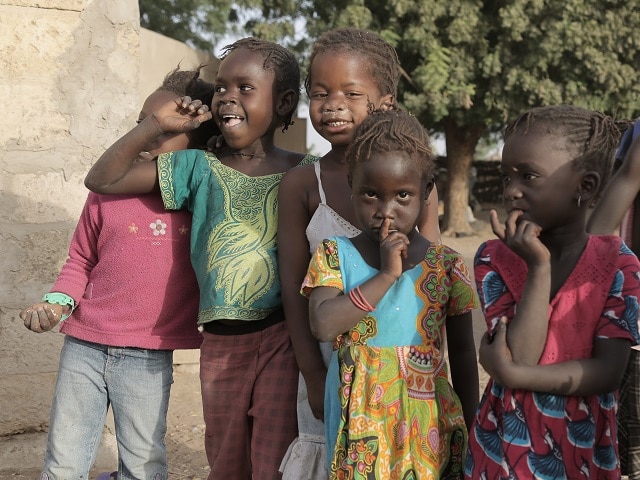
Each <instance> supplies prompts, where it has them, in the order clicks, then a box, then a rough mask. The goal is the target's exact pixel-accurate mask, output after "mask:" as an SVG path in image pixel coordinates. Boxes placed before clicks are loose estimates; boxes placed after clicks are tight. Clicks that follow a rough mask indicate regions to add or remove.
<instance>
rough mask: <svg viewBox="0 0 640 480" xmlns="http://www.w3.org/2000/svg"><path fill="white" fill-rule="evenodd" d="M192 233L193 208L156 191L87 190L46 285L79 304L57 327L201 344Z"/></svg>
mask: <svg viewBox="0 0 640 480" xmlns="http://www.w3.org/2000/svg"><path fill="white" fill-rule="evenodd" d="M190 233H191V214H190V213H189V212H187V211H166V210H165V209H164V205H163V203H162V198H161V197H160V195H158V194H157V193H156V194H149V195H141V196H111V195H99V194H96V193H89V196H88V197H87V202H86V204H85V206H84V209H83V211H82V215H81V216H80V220H79V221H78V225H77V227H76V230H75V233H74V235H73V239H72V240H71V246H70V247H69V258H68V259H67V262H66V263H65V265H64V266H63V268H62V271H61V272H60V275H59V276H58V279H57V280H56V282H55V284H54V285H53V287H52V288H51V292H61V293H65V294H67V295H68V296H70V297H71V298H73V300H74V302H75V304H76V309H75V310H74V312H73V314H72V315H71V316H70V317H69V318H68V319H67V320H65V321H64V322H63V323H62V327H61V329H60V331H61V332H63V333H65V334H67V335H71V336H73V337H75V338H78V339H81V340H85V341H88V342H95V343H100V344H103V345H110V346H118V347H138V348H149V349H169V350H172V349H183V348H198V347H199V346H200V343H201V341H202V336H201V335H200V333H199V332H198V329H197V319H198V297H199V291H198V284H197V282H196V278H195V275H194V273H193V269H192V267H191V263H190V257H189V239H190Z"/></svg>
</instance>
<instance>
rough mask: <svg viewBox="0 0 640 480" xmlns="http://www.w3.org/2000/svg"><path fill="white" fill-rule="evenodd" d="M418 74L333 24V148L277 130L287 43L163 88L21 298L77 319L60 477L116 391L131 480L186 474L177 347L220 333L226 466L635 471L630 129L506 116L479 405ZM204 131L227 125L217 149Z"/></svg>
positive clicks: (360, 472) (215, 358)
mask: <svg viewBox="0 0 640 480" xmlns="http://www.w3.org/2000/svg"><path fill="white" fill-rule="evenodd" d="M399 72H400V66H399V62H398V58H397V55H396V53H395V51H394V49H393V47H391V45H389V44H388V43H387V42H385V41H384V40H382V38H381V37H380V36H379V35H377V34H375V33H371V32H367V31H363V30H358V29H354V28H343V29H337V30H333V31H330V32H327V33H325V34H324V35H322V36H321V37H320V38H319V39H318V41H317V42H316V44H315V46H314V49H313V52H312V55H311V60H310V65H309V73H308V75H307V78H306V81H305V87H306V90H307V94H308V96H309V104H310V107H309V115H310V119H311V122H312V124H313V127H314V128H315V129H316V130H317V131H318V132H319V133H320V134H321V135H322V136H323V137H324V138H326V139H327V140H328V141H329V142H330V143H331V150H330V151H329V153H327V154H326V155H325V156H323V157H322V158H320V159H318V158H316V157H313V156H310V155H304V154H299V153H293V152H288V151H284V150H282V149H280V148H278V147H277V146H276V145H275V143H274V133H275V131H276V129H278V128H283V129H286V127H287V126H288V125H289V124H290V122H291V116H292V115H293V113H294V111H295V109H296V107H297V103H298V95H299V82H300V71H299V67H298V64H297V61H296V60H295V58H294V56H293V55H292V54H291V53H290V52H289V51H288V50H286V49H285V48H283V47H281V46H279V45H276V44H273V43H270V42H265V41H261V40H258V39H255V38H247V39H243V40H239V41H237V42H235V43H233V44H232V45H230V46H228V47H227V48H226V49H225V50H224V52H223V55H222V60H221V63H220V66H219V70H218V72H217V75H216V78H215V81H214V83H213V85H208V84H206V82H202V81H201V80H200V79H199V78H198V76H197V72H196V73H194V74H193V75H192V77H191V78H190V80H189V82H187V86H185V87H184V88H183V90H180V91H176V90H173V89H170V88H169V87H167V86H166V85H163V86H161V87H160V89H159V90H158V91H157V92H154V94H152V95H151V96H150V97H149V99H147V101H146V102H145V107H144V108H143V112H142V113H141V115H140V121H139V123H138V125H137V126H136V127H135V128H134V129H132V130H131V131H130V132H128V133H127V134H125V135H124V136H123V137H122V138H120V139H119V140H118V141H117V142H116V143H114V145H113V146H111V147H110V148H109V149H108V150H107V151H106V152H105V153H104V154H103V155H102V156H101V157H100V158H99V159H98V161H97V162H96V163H95V165H94V166H93V167H92V169H91V170H90V172H89V173H88V175H87V177H86V180H85V184H86V185H87V187H88V188H89V189H90V190H92V191H93V192H96V193H91V194H90V195H89V199H88V200H87V206H86V207H85V211H84V212H83V215H82V217H81V220H80V222H79V224H78V227H77V230H76V234H75V236H74V240H73V242H72V246H71V249H70V255H69V260H68V261H67V263H66V264H65V266H64V267H63V270H62V272H61V274H60V277H59V279H58V281H57V282H56V284H55V285H54V286H53V288H52V289H51V292H50V293H48V294H47V295H45V298H44V299H43V302H42V303H39V304H36V305H33V306H31V307H29V308H27V309H25V310H24V311H23V312H22V313H21V317H22V318H23V320H24V322H25V326H27V327H28V328H30V329H31V330H34V331H37V332H41V331H45V330H50V329H51V328H53V326H55V325H56V324H57V323H58V322H59V321H61V319H62V318H63V317H67V316H68V315H71V316H70V317H69V318H68V319H66V320H64V323H63V324H62V328H61V331H62V332H63V333H66V334H67V336H66V338H65V345H64V348H63V352H62V355H61V363H60V371H59V376H58V383H57V385H56V394H55V399H54V404H53V407H52V413H51V429H50V432H49V441H48V447H47V453H46V460H45V466H44V469H43V475H42V478H43V479H55V478H86V477H87V475H88V471H89V468H90V467H91V464H92V462H93V460H94V458H95V454H96V449H97V442H98V439H99V438H100V434H101V430H102V423H103V421H104V415H105V413H106V411H107V408H108V407H109V406H110V405H111V407H112V408H113V413H114V418H115V421H116V437H117V440H118V449H119V465H118V472H117V477H118V478H119V479H123V480H124V479H143V478H145V479H146V478H152V479H154V480H155V479H165V478H167V464H166V452H165V449H164V442H163V437H164V433H165V431H166V411H167V404H168V398H169V390H170V385H171V382H172V380H171V378H172V377H171V351H172V350H173V349H175V348H197V347H198V346H199V345H200V342H201V345H200V353H201V360H200V378H201V388H202V398H203V413H204V419H205V424H206V432H205V452H206V455H207V458H208V461H209V465H210V474H209V478H210V479H222V478H224V479H239V480H246V479H250V478H255V479H260V480H264V479H266V480H269V479H278V478H284V479H296V480H300V479H307V478H308V479H314V480H315V479H326V478H331V479H339V478H349V479H364V478H377V479H388V478H402V479H409V478H415V479H421V478H443V479H448V478H451V479H453V478H455V479H459V478H462V477H463V476H464V477H466V478H474V479H481V478H502V477H504V478H522V479H524V478H527V479H528V478H533V477H537V478H545V479H547V478H548V479H552V478H553V479H555V478H582V477H581V476H584V477H586V478H619V477H620V466H619V460H618V458H619V457H618V452H617V442H616V439H617V427H616V409H617V394H616V391H617V389H618V387H619V385H620V383H621V381H622V376H623V373H624V371H625V366H626V364H627V359H628V358H629V354H630V350H631V348H630V347H631V346H632V345H635V344H637V343H639V341H640V340H639V339H638V327H637V315H638V309H637V306H638V305H637V298H638V295H640V281H639V278H640V264H639V263H638V260H637V258H636V257H635V255H633V253H632V252H631V251H630V250H629V249H628V248H627V247H626V245H625V244H624V243H623V242H622V241H621V240H620V239H619V237H615V236H592V235H589V234H588V233H587V227H586V221H587V213H588V211H589V208H590V206H591V205H592V204H593V203H594V202H595V201H596V199H597V197H598V194H599V192H600V190H601V189H602V187H603V185H604V184H605V183H606V181H607V179H608V178H607V177H608V174H609V166H610V162H611V161H612V159H613V156H614V152H615V149H616V146H617V144H618V142H619V137H620V131H619V129H618V126H617V125H616V124H615V123H614V122H613V121H612V120H611V119H610V118H609V117H606V116H604V115H601V114H598V113H596V112H591V111H589V110H586V109H582V108H577V107H570V106H558V107H545V108H537V109H533V110H531V111H529V112H527V113H526V114H524V115H522V116H521V117H519V118H518V119H516V120H515V121H514V122H513V123H512V124H511V125H510V126H509V127H508V129H507V132H506V138H505V146H504V152H503V160H502V167H501V168H502V174H503V178H504V197H505V206H506V207H507V218H506V221H505V222H504V224H501V223H500V222H499V220H498V217H497V214H495V212H494V213H492V217H491V224H492V228H493V231H494V232H495V234H496V235H497V237H498V239H496V240H491V241H488V242H486V243H485V244H483V245H482V246H481V247H480V249H479V250H478V253H477V255H476V258H475V261H474V267H475V279H476V287H477V291H478V293H479V297H480V304H481V306H482V309H483V311H484V314H485V317H486V320H487V326H488V333H487V335H485V337H484V338H483V341H482V344H481V346H480V361H481V362H482V364H483V366H484V367H485V369H486V370H487V371H488V373H489V374H490V375H491V380H490V382H489V384H488V385H487V388H486V390H485V393H484V395H483V397H482V400H480V401H479V398H478V371H477V366H476V365H477V364H476V348H475V345H474V339H473V330H472V324H471V312H472V310H474V309H475V308H476V307H477V306H478V296H477V294H476V289H474V288H473V286H472V283H471V275H470V272H469V270H468V268H467V267H466V265H465V263H464V260H463V258H462V257H461V256H460V255H459V254H458V253H457V252H455V251H454V250H452V249H450V248H448V247H446V246H444V245H442V244H441V242H440V233H439V229H438V217H437V204H438V201H437V192H436V191H435V188H434V174H435V167H434V162H433V158H434V155H433V152H432V150H431V145H430V141H429V136H428V133H427V131H426V130H425V129H424V128H423V127H422V126H421V125H420V123H419V122H418V120H417V119H416V118H415V117H413V116H412V115H410V114H408V113H406V112H403V111H402V110H401V109H399V108H398V106H397V102H396V93H397V84H398V79H399ZM175 74H176V72H174V73H173V75H175ZM166 83H167V81H165V84H166ZM196 87H197V88H196ZM211 96H212V98H211ZM160 99H162V101H160ZM212 119H213V121H212ZM196 132H198V133H200V134H202V136H204V137H211V136H214V135H220V136H222V137H223V139H224V141H223V142H221V145H220V146H219V147H217V148H215V150H214V152H210V151H207V150H205V149H204V148H202V145H204V143H205V142H203V141H201V140H199V138H202V137H199V138H198V139H197V138H196V137H195V133H196ZM214 143H216V142H214ZM218 143H220V142H218ZM187 148H189V149H187ZM639 149H640V147H638V148H636V149H634V150H632V153H633V152H635V150H639ZM635 155H636V156H640V152H635ZM285 172H286V174H285ZM605 200H606V198H605ZM603 201H604V200H603ZM124 212H126V213H127V215H123V213H124ZM186 212H188V213H186ZM603 215H605V216H606V212H605V213H603ZM614 227H615V225H614V226H612V227H611V229H613V228H614ZM147 228H149V229H150V231H147V230H146V229H147ZM594 228H595V227H594ZM603 228H604V227H603ZM594 231H595V230H594ZM144 232H146V234H145V233H144ZM598 233H601V232H598ZM187 238H188V239H189V240H187ZM187 241H189V243H187ZM276 245H277V247H278V248H277V249H276ZM187 254H190V262H189V261H187V259H186V255H187ZM150 256H151V258H149V257H150ZM196 281H197V284H196ZM125 289H126V290H127V291H128V293H130V292H131V291H134V292H136V300H135V301H134V302H132V301H130V300H129V299H130V298H131V296H130V295H120V296H119V295H118V292H122V291H123V290H125ZM198 291H199V299H198V306H197V307H196V300H195V299H194V298H193V295H194V294H195V293H196V292H198ZM303 295H304V296H303ZM305 297H307V298H305ZM196 318H197V326H198V327H199V330H200V334H198V331H197V329H196ZM445 353H447V354H448V355H445ZM447 357H448V363H449V364H450V371H449V367H448V366H447V361H446V358H447ZM298 372H300V378H299V379H298V375H299V374H298ZM449 375H450V377H451V383H450V382H449ZM150 392H153V393H154V395H155V396H156V397H157V400H154V403H152V404H150V403H149V397H148V395H150ZM143 410H144V412H142V411H143Z"/></svg>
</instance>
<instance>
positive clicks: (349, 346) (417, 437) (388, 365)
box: [303, 237, 477, 480]
mask: <svg viewBox="0 0 640 480" xmlns="http://www.w3.org/2000/svg"><path fill="white" fill-rule="evenodd" d="M377 273H378V270H376V269H375V268H372V267H370V266H369V265H368V264H367V263H366V262H365V261H364V259H363V258H362V257H361V256H360V253H359V252H358V250H357V249H356V248H355V247H354V245H353V243H351V241H350V240H349V239H347V238H345V237H332V238H330V239H328V240H324V241H323V243H322V244H321V245H320V246H319V247H318V250H317V251H316V253H315V255H314V256H313V258H312V260H311V263H310V266H309V271H308V274H307V277H306V278H305V282H304V284H303V293H305V294H306V295H308V294H309V293H310V292H311V290H312V289H313V288H314V287H321V286H327V287H334V288H337V289H339V290H341V291H343V292H345V293H346V292H348V291H349V290H351V289H353V288H354V287H356V286H358V285H361V284H362V283H364V282H365V281H366V280H368V279H369V278H371V277H373V276H374V275H376V274H377ZM476 303H477V300H476V295H475V291H474V289H473V288H472V286H471V283H470V279H469V270H468V268H467V266H466V265H465V263H464V260H463V259H462V257H461V255H459V254H458V253H457V252H455V251H454V250H452V249H450V248H449V247H446V246H444V245H431V246H430V247H429V248H428V250H427V253H426V255H425V258H424V260H423V261H422V262H421V263H419V264H418V265H416V266H415V267H414V268H412V269H410V270H407V271H406V272H404V273H403V274H402V276H401V277H400V278H399V279H398V280H397V281H396V282H395V283H394V285H393V286H392V287H391V288H390V289H389V291H388V292H387V293H386V294H385V296H384V297H383V298H382V299H381V300H380V302H379V303H378V305H377V306H376V310H375V311H373V312H371V313H367V314H366V315H365V316H363V318H362V320H360V322H358V324H357V325H356V326H355V327H353V328H352V329H351V330H350V331H349V332H346V333H345V334H343V335H340V336H339V337H338V338H337V339H336V341H335V344H334V351H333V354H332V357H331V362H330V364H329V370H328V373H327V384H326V393H325V395H326V396H325V429H326V434H327V435H326V437H327V458H328V459H329V471H330V478H331V479H385V480H387V479H403V480H404V479H439V478H460V475H461V473H462V469H463V460H464V454H465V449H466V444H467V430H466V427H465V423H464V418H463V414H462V407H461V405H460V400H459V399H458V396H457V395H456V393H455V392H454V390H453V387H452V386H451V385H450V383H449V381H448V372H447V370H448V368H447V365H446V362H445V352H444V343H445V342H444V336H445V331H444V327H445V322H446V319H447V316H455V315H460V314H463V313H466V312H469V311H471V310H472V309H474V308H475V307H476ZM331 452H333V454H331Z"/></svg>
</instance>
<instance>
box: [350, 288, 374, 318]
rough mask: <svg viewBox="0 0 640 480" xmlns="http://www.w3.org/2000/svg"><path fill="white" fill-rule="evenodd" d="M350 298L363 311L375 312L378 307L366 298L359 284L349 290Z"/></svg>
mask: <svg viewBox="0 0 640 480" xmlns="http://www.w3.org/2000/svg"><path fill="white" fill-rule="evenodd" d="M349 300H351V302H352V303H353V304H354V305H355V306H356V307H358V308H359V309H360V310H362V311H363V312H373V311H375V309H376V307H374V306H373V305H371V304H370V303H369V302H368V301H367V299H366V298H364V295H362V292H361V291H360V287H359V286H358V287H356V288H354V289H353V290H350V291H349Z"/></svg>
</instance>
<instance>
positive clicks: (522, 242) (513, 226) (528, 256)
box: [489, 209, 551, 266]
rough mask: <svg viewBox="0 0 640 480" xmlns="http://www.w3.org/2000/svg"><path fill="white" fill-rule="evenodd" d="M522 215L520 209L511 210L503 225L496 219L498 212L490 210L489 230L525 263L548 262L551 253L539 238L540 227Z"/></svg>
mask: <svg viewBox="0 0 640 480" xmlns="http://www.w3.org/2000/svg"><path fill="white" fill-rule="evenodd" d="M522 215H524V212H523V211H522V210H517V209H514V210H511V211H510V212H509V213H508V214H507V218H506V219H505V221H504V225H503V224H501V223H500V221H499V220H498V213H497V212H496V211H495V210H491V212H490V213H489V219H490V221H491V230H493V233H494V234H495V235H496V237H498V238H499V239H500V240H502V241H503V242H504V243H505V244H506V245H507V246H508V247H509V248H510V249H511V250H513V251H514V252H515V253H516V254H518V256H520V257H521V258H522V259H523V260H524V261H525V262H526V263H527V265H529V266H532V265H533V264H542V263H548V262H549V261H550V260H551V254H550V253H549V250H548V249H547V247H545V245H544V244H543V243H542V242H541V241H540V238H539V237H540V233H541V232H542V228H541V227H540V226H539V225H538V224H536V223H534V222H531V221H529V220H524V219H523V218H522Z"/></svg>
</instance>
